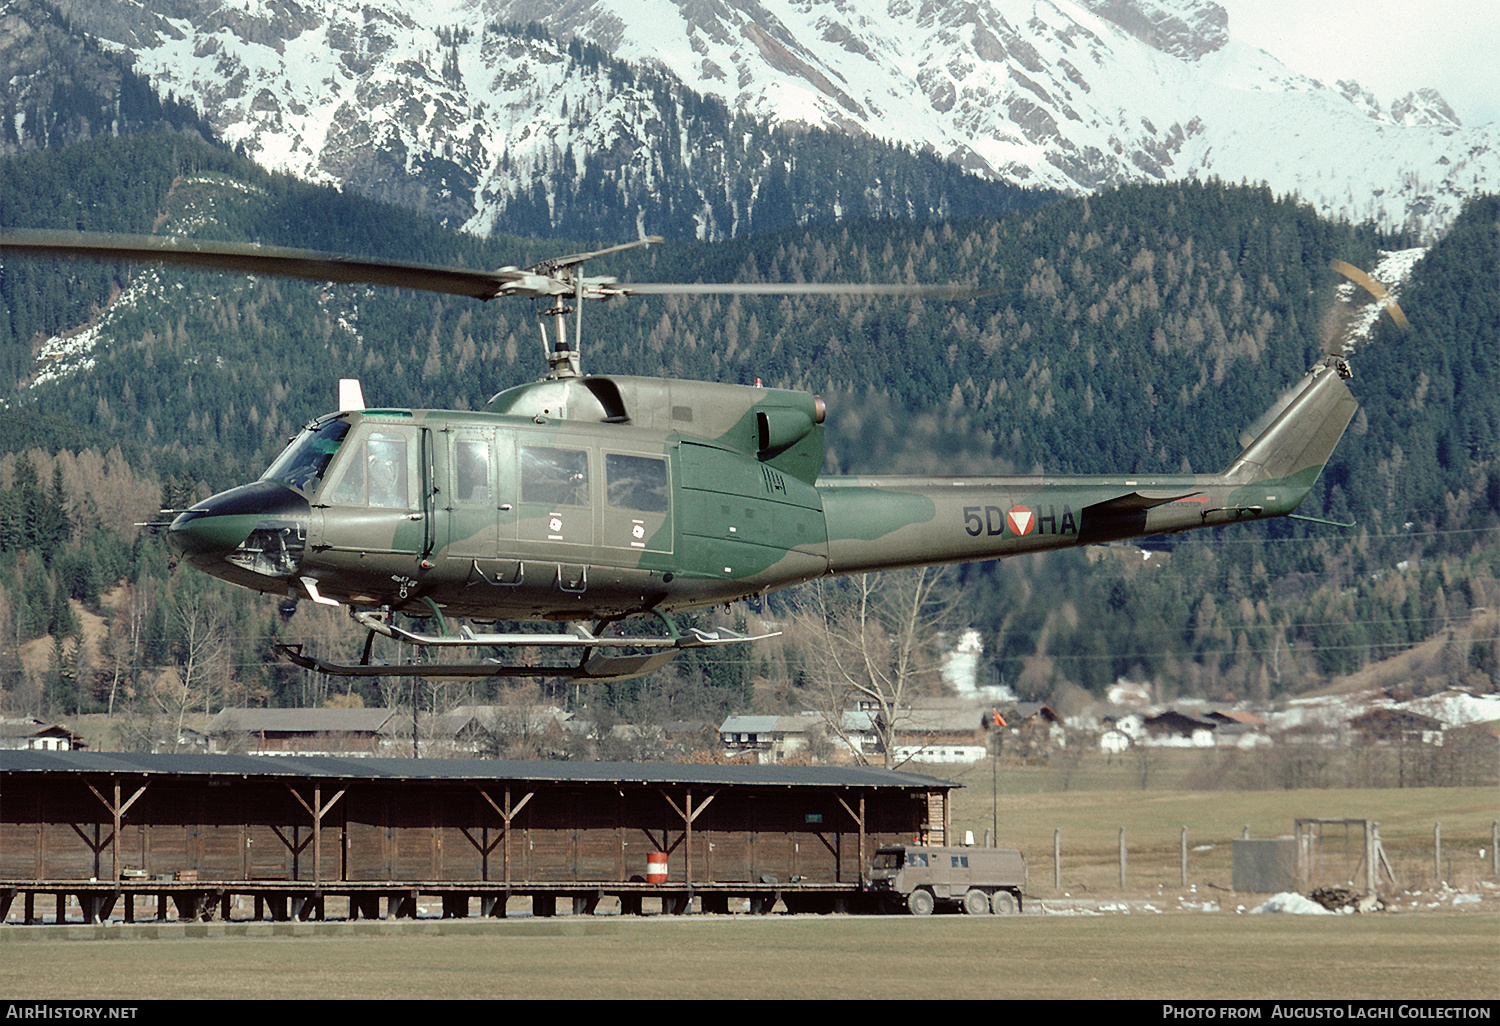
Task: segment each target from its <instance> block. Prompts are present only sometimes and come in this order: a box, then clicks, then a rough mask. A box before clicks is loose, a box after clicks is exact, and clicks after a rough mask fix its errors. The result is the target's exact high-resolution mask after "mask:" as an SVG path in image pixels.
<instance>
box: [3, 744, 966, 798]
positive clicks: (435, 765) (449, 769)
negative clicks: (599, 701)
mask: <svg viewBox="0 0 1500 1026" xmlns="http://www.w3.org/2000/svg"><path fill="white" fill-rule="evenodd" d="M0 773H107V774H121V775H127V776H157V775H162V776H238V777H294V778H303V779H325V780H326V779H340V780H390V781H399V780H494V781H501V780H524V781H536V782H539V783H542V782H554V781H555V782H562V783H601V784H603V783H610V784H620V783H641V784H737V785H741V786H762V787H869V788H895V789H915V790H931V789H934V788H936V789H944V788H953V787H961V786H962V785H961V784H955V783H952V782H951V781H947V780H939V779H937V778H936V777H929V776H924V775H922V774H917V773H902V772H898V771H895V770H886V769H878V768H875V767H872V766H779V765H770V766H753V765H716V764H700V763H665V762H530V761H520V760H505V759H384V758H381V759H362V758H353V757H347V756H336V755H292V756H257V755H146V754H137V753H133V752H38V751H0Z"/></svg>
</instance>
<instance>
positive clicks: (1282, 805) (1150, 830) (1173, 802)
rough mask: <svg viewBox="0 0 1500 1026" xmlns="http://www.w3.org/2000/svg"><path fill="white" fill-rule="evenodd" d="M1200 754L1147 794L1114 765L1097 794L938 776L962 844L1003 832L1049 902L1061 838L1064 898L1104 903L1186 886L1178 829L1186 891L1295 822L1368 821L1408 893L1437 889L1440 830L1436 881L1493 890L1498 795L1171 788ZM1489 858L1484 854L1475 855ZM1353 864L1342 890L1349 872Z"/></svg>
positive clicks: (985, 774)
mask: <svg viewBox="0 0 1500 1026" xmlns="http://www.w3.org/2000/svg"><path fill="white" fill-rule="evenodd" d="M1200 758H1201V756H1200V755H1199V753H1196V752H1166V753H1163V758H1162V763H1161V765H1160V766H1159V767H1158V771H1157V774H1156V776H1157V783H1155V784H1153V786H1152V787H1151V788H1150V789H1145V790H1143V789H1141V787H1140V784H1139V776H1138V774H1137V773H1136V772H1135V770H1134V768H1133V767H1131V766H1129V765H1128V764H1121V763H1120V762H1119V760H1116V762H1115V763H1114V764H1113V765H1109V764H1105V763H1104V760H1103V759H1099V760H1097V761H1096V762H1094V763H1086V764H1085V765H1084V767H1082V772H1081V773H1080V774H1079V776H1080V777H1081V778H1082V780H1083V782H1086V783H1090V784H1094V785H1108V786H1100V787H1097V789H1091V790H1082V789H1079V788H1078V787H1077V786H1076V785H1075V786H1074V787H1072V788H1070V789H1068V790H1063V789H1062V788H1061V787H1060V786H1059V781H1058V779H1057V775H1058V772H1059V771H1058V770H1057V769H1056V768H1055V767H1017V766H1006V767H1004V768H1002V769H1001V770H1000V771H999V772H998V773H997V774H995V775H994V776H995V786H993V787H992V784H991V777H992V775H991V768H990V767H989V765H988V764H981V765H977V766H974V767H972V768H968V769H963V770H959V771H957V772H954V771H949V770H946V769H945V770H944V771H943V772H941V773H938V774H935V775H939V776H941V777H943V779H947V780H952V781H954V782H956V783H960V784H962V785H963V786H962V787H961V788H958V789H955V790H954V791H953V792H952V794H953V811H952V824H953V828H954V833H955V836H956V837H957V838H958V839H959V840H960V841H962V839H963V837H964V834H965V832H966V831H972V832H973V834H974V838H975V840H976V841H979V842H981V843H982V842H983V840H984V836H985V833H986V832H987V831H990V830H991V829H992V824H998V832H997V834H996V837H997V843H998V844H1000V845H1002V846H1005V847H1011V848H1019V849H1021V850H1022V851H1023V852H1025V853H1026V856H1027V859H1028V861H1029V863H1030V890H1032V891H1033V892H1034V893H1036V894H1038V895H1042V896H1049V895H1055V894H1057V893H1059V892H1058V891H1057V890H1055V889H1054V888H1053V885H1052V884H1053V862H1052V852H1053V836H1054V831H1061V838H1060V840H1061V848H1062V860H1061V861H1062V891H1067V892H1071V893H1073V894H1079V893H1089V894H1099V895H1118V894H1127V895H1128V894H1132V893H1135V894H1141V893H1144V894H1150V893H1154V892H1155V891H1156V889H1157V888H1159V887H1165V888H1178V887H1180V885H1181V860H1180V850H1181V841H1182V828H1183V827H1184V826H1186V827H1187V842H1188V848H1189V853H1188V881H1189V883H1190V884H1196V885H1198V886H1199V887H1209V888H1223V889H1225V890H1227V889H1228V888H1229V886H1230V883H1231V873H1230V869H1231V864H1232V863H1231V842H1232V841H1233V840H1234V839H1235V838H1238V837H1241V836H1244V832H1245V830H1246V829H1247V828H1248V830H1249V836H1250V837H1255V838H1267V837H1278V836H1282V835H1289V834H1291V833H1292V831H1293V825H1294V821H1295V820H1297V819H1299V818H1315V817H1316V818H1324V819H1372V820H1375V821H1377V822H1378V823H1379V824H1380V832H1381V839H1382V842H1383V844H1384V847H1385V850H1386V854H1387V856H1388V857H1389V858H1390V860H1391V863H1392V866H1393V868H1394V869H1395V870H1396V874H1397V883H1398V885H1399V887H1400V888H1401V889H1420V888H1423V887H1431V886H1432V885H1433V884H1434V883H1438V882H1441V881H1440V880H1439V879H1438V878H1437V877H1435V876H1434V846H1433V837H1434V827H1435V825H1436V824H1438V823H1441V824H1442V830H1441V835H1442V865H1441V880H1442V881H1447V882H1449V883H1451V884H1453V885H1454V886H1471V885H1474V884H1476V883H1478V882H1479V881H1482V880H1490V881H1495V882H1500V881H1496V880H1495V876H1494V875H1493V868H1492V859H1491V853H1492V852H1493V850H1494V845H1493V844H1492V841H1491V838H1492V831H1493V829H1494V824H1495V822H1496V820H1497V819H1500V790H1497V789H1496V788H1493V787H1467V788H1457V787H1429V788H1370V789H1340V788H1329V789H1319V790H1299V791H1283V790H1273V791H1204V790H1186V789H1182V788H1180V787H1174V786H1173V785H1175V784H1177V783H1178V782H1179V781H1180V780H1182V779H1184V778H1187V777H1189V776H1190V775H1191V773H1192V772H1193V767H1194V765H1195V763H1196V762H1197V760H1199V759H1200ZM1121 828H1123V829H1124V830H1125V846H1126V854H1127V876H1126V887H1125V888H1124V889H1123V890H1122V889H1121V888H1120V886H1119V858H1118V850H1119V838H1120V830H1121ZM1323 841H1324V849H1325V850H1324V852H1323V854H1324V856H1325V859H1324V863H1325V865H1326V866H1327V868H1328V870H1329V871H1330V872H1334V873H1337V871H1339V870H1341V869H1343V868H1344V864H1345V862H1346V860H1345V858H1344V853H1345V838H1344V836H1343V834H1342V832H1340V831H1337V830H1334V829H1331V828H1326V829H1325V831H1324V835H1323ZM1347 843H1348V847H1349V850H1350V854H1351V857H1352V858H1353V859H1355V860H1357V859H1358V857H1359V846H1360V840H1359V835H1358V833H1357V832H1353V833H1351V834H1350V836H1349V838H1348V842H1347ZM1481 850H1483V851H1484V855H1483V856H1481V855H1480V851H1481ZM1354 868H1355V867H1354V865H1353V864H1352V863H1350V864H1349V865H1348V873H1346V874H1344V878H1343V879H1339V880H1337V881H1334V880H1329V881H1324V882H1340V883H1341V882H1344V880H1345V879H1348V878H1349V876H1350V875H1351V874H1352V873H1353V870H1354Z"/></svg>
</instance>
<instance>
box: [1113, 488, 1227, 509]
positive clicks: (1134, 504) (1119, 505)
mask: <svg viewBox="0 0 1500 1026" xmlns="http://www.w3.org/2000/svg"><path fill="white" fill-rule="evenodd" d="M1202 494H1203V492H1202V490H1201V489H1196V488H1195V489H1193V490H1191V491H1186V492H1179V491H1173V492H1169V493H1161V494H1156V495H1153V494H1152V493H1150V492H1131V493H1130V494H1129V495H1121V496H1118V497H1116V498H1113V499H1105V500H1104V501H1103V502H1096V503H1094V504H1093V505H1092V506H1089V507H1087V512H1088V513H1091V514H1094V515H1096V516H1109V515H1110V514H1117V513H1139V512H1140V511H1141V510H1147V509H1155V508H1156V507H1157V506H1165V505H1166V504H1167V503H1169V502H1177V501H1178V500H1179V499H1188V498H1191V497H1193V496H1194V495H1202Z"/></svg>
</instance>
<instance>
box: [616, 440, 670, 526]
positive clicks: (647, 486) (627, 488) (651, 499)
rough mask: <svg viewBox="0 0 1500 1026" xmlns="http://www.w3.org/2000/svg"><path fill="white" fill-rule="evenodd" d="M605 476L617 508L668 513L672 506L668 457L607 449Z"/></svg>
mask: <svg viewBox="0 0 1500 1026" xmlns="http://www.w3.org/2000/svg"><path fill="white" fill-rule="evenodd" d="M604 480H605V490H606V493H607V501H608V502H609V504H610V505H611V506H613V507H614V508H615V509H633V510H636V511H638V512H641V513H665V512H667V510H668V509H669V507H670V494H671V493H670V490H669V489H668V487H667V461H666V460H664V459H661V458H660V457H656V456H628V455H626V454H624V453H614V452H612V453H607V454H606V455H605V457H604Z"/></svg>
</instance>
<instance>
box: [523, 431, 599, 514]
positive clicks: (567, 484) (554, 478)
mask: <svg viewBox="0 0 1500 1026" xmlns="http://www.w3.org/2000/svg"><path fill="white" fill-rule="evenodd" d="M521 501H522V502H537V503H541V504H542V505H545V506H587V505H588V504H589V454H588V453H587V452H585V451H583V450H582V449H556V448H553V447H552V446H548V445H523V446H521Z"/></svg>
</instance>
